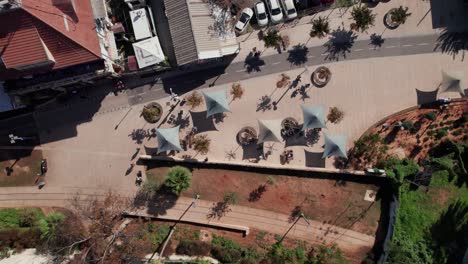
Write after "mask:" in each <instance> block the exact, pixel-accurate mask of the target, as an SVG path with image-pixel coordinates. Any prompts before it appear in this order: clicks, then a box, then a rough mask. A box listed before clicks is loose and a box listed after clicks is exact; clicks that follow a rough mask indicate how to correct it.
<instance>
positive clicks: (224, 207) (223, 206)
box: [206, 199, 232, 220]
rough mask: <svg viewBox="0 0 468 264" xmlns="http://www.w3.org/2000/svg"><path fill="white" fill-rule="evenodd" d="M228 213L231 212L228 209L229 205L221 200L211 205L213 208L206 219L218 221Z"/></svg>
mask: <svg viewBox="0 0 468 264" xmlns="http://www.w3.org/2000/svg"><path fill="white" fill-rule="evenodd" d="M230 211H232V209H231V208H230V207H229V203H228V202H227V201H225V200H224V199H223V200H222V201H219V202H217V203H213V206H212V207H211V208H210V213H209V214H208V215H207V216H206V218H207V219H209V220H212V219H218V220H219V219H221V218H222V217H223V216H225V215H226V214H227V213H229V212H230Z"/></svg>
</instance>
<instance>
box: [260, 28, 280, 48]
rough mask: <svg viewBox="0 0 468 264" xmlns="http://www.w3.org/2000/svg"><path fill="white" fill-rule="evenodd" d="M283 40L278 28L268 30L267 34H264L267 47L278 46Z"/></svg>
mask: <svg viewBox="0 0 468 264" xmlns="http://www.w3.org/2000/svg"><path fill="white" fill-rule="evenodd" d="M280 40H281V36H280V34H279V33H278V31H277V30H268V32H267V34H266V35H264V36H263V41H264V42H265V47H267V48H269V47H276V46H277V45H278V43H279V41H280Z"/></svg>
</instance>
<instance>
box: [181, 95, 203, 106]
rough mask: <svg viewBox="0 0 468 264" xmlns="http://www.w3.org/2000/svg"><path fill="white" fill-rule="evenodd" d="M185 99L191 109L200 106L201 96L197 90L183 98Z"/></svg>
mask: <svg viewBox="0 0 468 264" xmlns="http://www.w3.org/2000/svg"><path fill="white" fill-rule="evenodd" d="M185 100H186V101H187V105H188V106H190V108H192V109H193V108H196V107H198V106H200V105H201V104H202V103H203V97H202V96H201V94H200V93H199V92H193V93H191V94H190V95H189V96H187V97H186V98H185Z"/></svg>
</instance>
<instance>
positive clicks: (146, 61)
mask: <svg viewBox="0 0 468 264" xmlns="http://www.w3.org/2000/svg"><path fill="white" fill-rule="evenodd" d="M133 50H134V51H135V57H136V59H137V62H138V68H140V69H141V68H144V67H148V66H151V65H154V64H157V63H160V62H161V61H163V60H165V56H164V53H163V51H162V49H161V45H160V44H159V39H158V37H152V38H149V39H145V40H142V41H140V42H137V43H133Z"/></svg>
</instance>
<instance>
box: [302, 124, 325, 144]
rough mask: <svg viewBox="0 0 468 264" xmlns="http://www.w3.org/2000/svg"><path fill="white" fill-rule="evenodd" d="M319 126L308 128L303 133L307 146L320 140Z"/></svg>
mask: <svg viewBox="0 0 468 264" xmlns="http://www.w3.org/2000/svg"><path fill="white" fill-rule="evenodd" d="M321 131H322V130H321V129H320V128H315V129H308V130H307V131H306V133H305V134H304V137H305V139H306V142H307V145H308V146H313V145H314V144H316V143H317V142H318V141H319V140H320V132H321Z"/></svg>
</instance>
